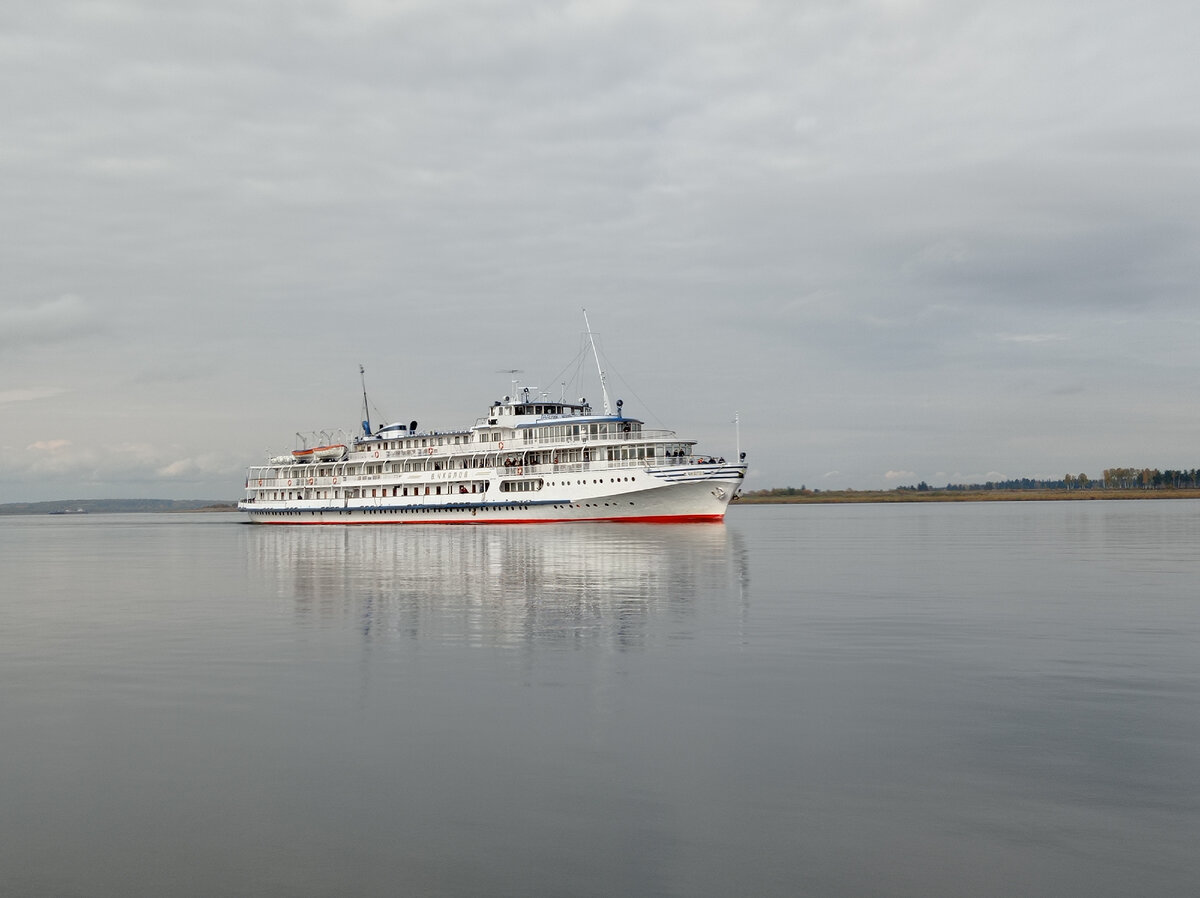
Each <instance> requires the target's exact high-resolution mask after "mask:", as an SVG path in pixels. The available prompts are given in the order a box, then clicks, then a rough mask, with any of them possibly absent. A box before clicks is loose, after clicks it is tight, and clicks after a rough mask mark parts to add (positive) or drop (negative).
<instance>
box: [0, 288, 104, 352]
mask: <svg viewBox="0 0 1200 898" xmlns="http://www.w3.org/2000/svg"><path fill="white" fill-rule="evenodd" d="M95 327H96V316H95V315H94V314H93V312H92V310H91V309H90V308H89V307H88V305H87V303H86V302H84V301H83V300H82V299H81V298H80V297H78V296H75V295H73V294H64V295H63V296H60V297H58V298H57V299H50V300H44V301H42V302H39V303H35V304H34V305H30V306H25V307H12V308H0V346H26V345H29V344H41V343H55V342H58V341H60V340H64V339H72V338H75V337H78V336H80V335H81V334H85V333H89V332H91V331H93V330H94V329H95Z"/></svg>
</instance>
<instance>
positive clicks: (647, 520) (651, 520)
mask: <svg viewBox="0 0 1200 898" xmlns="http://www.w3.org/2000/svg"><path fill="white" fill-rule="evenodd" d="M724 518H725V516H724V515H720V514H687V515H644V516H640V517H636V518H626V517H622V518H515V519H511V520H503V521H477V520H472V521H430V520H416V521H414V520H413V519H412V518H403V519H400V518H397V519H395V520H382V521H253V523H255V524H283V525H285V526H288V527H294V526H296V525H298V524H301V525H317V526H330V525H334V526H339V527H356V526H359V525H363V526H372V527H373V526H376V525H378V524H470V525H476V526H485V525H490V524H719V523H720V522H721V521H722V520H724Z"/></svg>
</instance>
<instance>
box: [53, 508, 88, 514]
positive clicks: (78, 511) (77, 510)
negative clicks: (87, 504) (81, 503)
mask: <svg viewBox="0 0 1200 898" xmlns="http://www.w3.org/2000/svg"><path fill="white" fill-rule="evenodd" d="M50 514H87V509H86V508H60V509H58V510H56V511H52V512H50Z"/></svg>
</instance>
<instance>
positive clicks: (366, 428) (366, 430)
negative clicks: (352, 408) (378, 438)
mask: <svg viewBox="0 0 1200 898" xmlns="http://www.w3.org/2000/svg"><path fill="white" fill-rule="evenodd" d="M358 376H359V378H360V379H361V380H362V388H363V421H362V428H363V434H364V435H366V436H370V435H371V407H370V406H369V405H368V404H367V371H366V369H365V368H363V366H362V365H359V366H358Z"/></svg>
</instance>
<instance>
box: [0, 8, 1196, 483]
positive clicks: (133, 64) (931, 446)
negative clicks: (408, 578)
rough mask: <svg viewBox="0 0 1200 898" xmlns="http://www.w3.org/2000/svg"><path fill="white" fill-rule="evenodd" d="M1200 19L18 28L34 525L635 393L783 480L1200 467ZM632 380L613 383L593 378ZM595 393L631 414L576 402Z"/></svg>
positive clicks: (511, 12)
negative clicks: (364, 411)
mask: <svg viewBox="0 0 1200 898" xmlns="http://www.w3.org/2000/svg"><path fill="white" fill-rule="evenodd" d="M1197 34H1200V6H1197V4H1195V2H1194V0H1186V2H1175V0H1155V2H1111V0H1076V2H1053V0H1037V2H1027V0H982V2H962V0H953V2H943V0H931V2H923V0H857V2H856V0H830V2H826V0H816V2H808V0H792V2H766V0H763V2H754V0H739V2H711V0H686V2H645V0H642V2H618V0H588V2H539V0H519V2H508V0H489V2H481V0H464V2H458V0H416V2H411V0H395V2H387V0H337V2H322V0H286V2H285V0H238V2H233V0H206V2H205V3H201V4H196V3H182V2H170V0H94V2H88V0H79V2H63V0H15V2H6V3H4V4H3V6H0V67H2V72H0V74H2V77H0V125H2V127H3V135H2V139H0V200H2V202H0V222H2V223H3V239H2V240H0V447H2V449H3V453H4V463H3V465H2V466H0V472H2V473H0V501H25V500H36V499H54V498H74V497H119V496H147V497H152V496H156V497H180V498H187V497H195V498H210V497H211V498H235V497H238V496H240V494H241V487H242V480H243V475H244V468H245V466H246V465H247V464H249V463H251V462H257V461H259V460H261V459H262V458H263V457H264V456H265V455H266V454H268V453H270V454H275V453H277V452H280V451H284V450H288V449H291V448H292V447H293V446H294V443H295V440H294V434H295V433H296V432H297V431H308V430H319V429H329V428H334V427H344V428H347V429H352V428H353V427H354V426H355V422H357V421H358V420H359V405H360V392H359V375H358V365H359V364H360V363H361V364H363V365H365V366H366V368H367V376H368V387H369V389H370V391H371V398H372V403H373V405H374V406H376V407H377V408H378V412H376V413H374V414H375V415H376V417H377V418H384V419H388V420H404V421H408V420H410V419H414V418H415V419H417V420H418V421H420V423H421V426H422V428H425V427H428V428H431V429H451V428H455V427H462V426H467V425H469V424H471V423H473V422H474V421H475V419H476V417H478V416H479V415H481V414H482V413H483V412H484V409H485V405H486V403H487V402H488V401H489V400H492V399H494V398H497V397H498V396H500V395H502V394H503V393H505V392H508V391H510V390H511V389H512V388H511V386H510V379H511V376H510V375H508V374H504V373H501V372H503V371H504V370H506V369H512V368H515V369H521V370H522V371H523V372H524V373H523V374H522V375H517V376H519V377H520V378H521V379H522V380H523V382H524V383H526V384H528V385H531V386H534V387H539V388H541V389H545V390H547V391H549V392H550V393H551V394H552V395H554V396H558V395H560V393H561V391H562V387H561V386H560V384H561V383H562V381H563V380H565V379H566V376H564V375H563V373H562V372H564V370H566V371H568V373H569V372H571V371H573V370H574V369H573V368H571V364H572V361H573V360H574V359H575V358H576V356H577V354H578V352H579V349H580V343H581V340H580V336H581V333H582V332H583V318H582V315H581V313H580V309H582V308H584V307H586V308H587V309H588V313H589V316H590V317H591V323H592V328H593V330H594V331H595V332H596V334H597V335H598V340H599V342H600V346H601V351H602V353H603V355H604V358H605V360H606V363H607V365H608V368H609V379H610V383H612V385H613V389H612V392H613V397H614V399H615V398H616V397H617V396H618V395H619V396H621V397H622V398H624V399H625V405H626V411H627V412H628V413H630V414H632V415H634V416H637V417H643V418H645V419H646V420H647V421H649V422H650V423H651V424H653V425H655V426H665V427H668V428H671V429H674V430H676V431H678V432H679V433H680V434H681V435H685V436H695V437H697V438H699V439H700V440H701V444H702V447H703V448H705V449H707V450H708V451H710V452H714V453H719V454H724V455H727V456H729V455H732V453H733V451H734V447H735V428H734V426H733V423H732V421H733V419H734V414H735V412H736V413H738V414H739V415H740V421H741V427H740V434H741V443H742V448H743V449H744V450H745V451H746V452H747V453H748V457H749V461H750V463H751V466H752V470H751V475H750V478H749V480H748V483H747V488H762V487H770V486H788V485H791V486H800V485H801V484H804V485H807V486H809V487H817V488H828V489H834V488H845V487H853V488H859V489H869V488H877V487H888V486H896V485H904V484H915V483H917V482H918V481H921V480H925V481H927V482H929V483H930V484H933V485H942V484H944V483H946V482H949V481H953V482H962V481H978V480H984V479H994V478H1006V477H1018V476H1046V477H1061V476H1062V475H1063V474H1065V473H1068V472H1070V473H1080V472H1083V473H1087V474H1088V475H1089V476H1092V477H1096V476H1099V475H1100V473H1101V471H1102V469H1103V468H1105V467H1110V466H1116V465H1133V466H1149V467H1160V468H1168V467H1180V468H1183V467H1187V468H1191V467H1196V466H1200V414H1198V412H1200V408H1198V406H1200V389H1198V388H1200V354H1198V353H1197V351H1196V350H1197V336H1198V333H1200V331H1198V325H1200V304H1198V303H1197V283H1198V282H1200V281H1198V276H1200V242H1198V240H1197V237H1198V227H1200V214H1198V213H1200V65H1198V63H1197V55H1196V49H1195V43H1196V35H1197ZM593 383H594V381H593ZM584 389H586V392H585V393H584V395H587V396H588V397H589V398H592V399H596V400H598V398H599V397H598V392H599V391H598V387H597V386H590V387H587V386H586V382H585V383H584V385H582V386H579V387H576V386H575V385H574V384H572V385H571V386H570V387H569V393H568V395H578V394H579V392H581V391H583V390H584Z"/></svg>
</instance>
